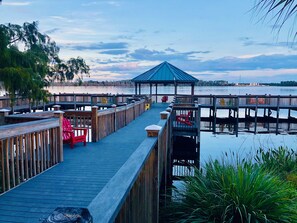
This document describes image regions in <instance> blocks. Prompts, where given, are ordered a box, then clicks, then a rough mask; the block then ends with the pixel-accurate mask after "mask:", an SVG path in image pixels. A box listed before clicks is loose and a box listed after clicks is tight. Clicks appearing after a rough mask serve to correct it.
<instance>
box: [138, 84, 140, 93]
mask: <svg viewBox="0 0 297 223" xmlns="http://www.w3.org/2000/svg"><path fill="white" fill-rule="evenodd" d="M138 87H139V95H141V84H140V83H139V86H138Z"/></svg>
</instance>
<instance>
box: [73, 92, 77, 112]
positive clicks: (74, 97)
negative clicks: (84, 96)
mask: <svg viewBox="0 0 297 223" xmlns="http://www.w3.org/2000/svg"><path fill="white" fill-rule="evenodd" d="M73 102H74V105H73V107H74V109H75V110H76V94H75V95H73Z"/></svg>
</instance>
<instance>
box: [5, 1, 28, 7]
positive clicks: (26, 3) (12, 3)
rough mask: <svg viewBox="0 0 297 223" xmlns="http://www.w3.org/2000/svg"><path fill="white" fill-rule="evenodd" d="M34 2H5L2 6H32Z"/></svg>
mask: <svg viewBox="0 0 297 223" xmlns="http://www.w3.org/2000/svg"><path fill="white" fill-rule="evenodd" d="M31 4H32V2H6V1H4V2H3V3H2V5H7V6H28V5H31Z"/></svg>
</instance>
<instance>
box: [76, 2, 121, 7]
mask: <svg viewBox="0 0 297 223" xmlns="http://www.w3.org/2000/svg"><path fill="white" fill-rule="evenodd" d="M99 4H108V5H111V6H115V7H119V6H120V3H119V2H117V1H91V2H86V3H82V4H81V5H82V6H84V7H86V6H94V5H99Z"/></svg>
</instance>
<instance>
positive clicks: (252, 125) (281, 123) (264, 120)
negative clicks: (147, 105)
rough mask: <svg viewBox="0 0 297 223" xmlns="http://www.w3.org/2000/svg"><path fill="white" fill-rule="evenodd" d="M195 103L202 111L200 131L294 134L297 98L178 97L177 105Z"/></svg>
mask: <svg viewBox="0 0 297 223" xmlns="http://www.w3.org/2000/svg"><path fill="white" fill-rule="evenodd" d="M194 101H196V102H197V103H198V104H200V107H201V109H202V116H201V120H202V122H201V131H212V132H214V133H223V134H226V133H227V134H235V135H238V132H241V131H242V132H250V133H254V134H256V133H259V132H261V133H276V134H279V133H280V132H287V133H288V134H295V133H296V129H297V117H296V114H297V113H296V111H297V96H292V95H195V96H177V97H176V99H175V103H176V104H189V105H190V104H191V103H194Z"/></svg>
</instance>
